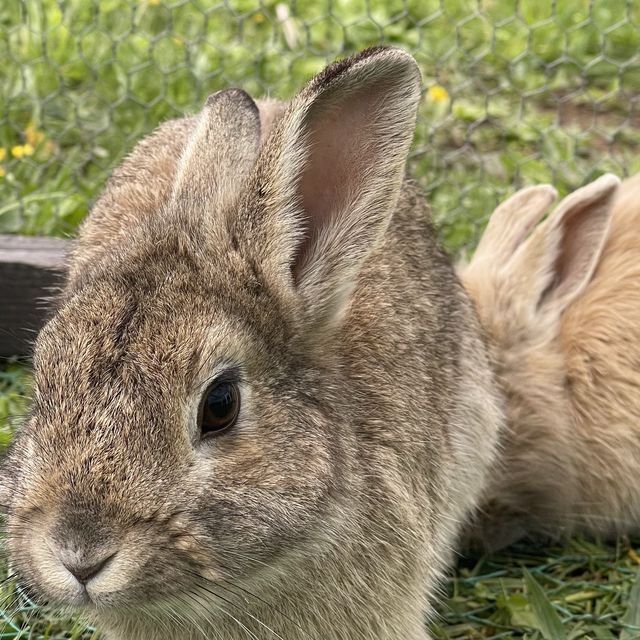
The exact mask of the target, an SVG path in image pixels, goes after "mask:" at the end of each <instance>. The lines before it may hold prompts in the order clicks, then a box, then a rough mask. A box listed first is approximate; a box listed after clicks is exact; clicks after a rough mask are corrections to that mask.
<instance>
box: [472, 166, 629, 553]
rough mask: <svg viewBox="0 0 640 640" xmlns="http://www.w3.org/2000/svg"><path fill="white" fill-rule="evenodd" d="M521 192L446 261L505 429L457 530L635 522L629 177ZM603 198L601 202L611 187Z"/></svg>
mask: <svg viewBox="0 0 640 640" xmlns="http://www.w3.org/2000/svg"><path fill="white" fill-rule="evenodd" d="M617 182H618V181H617V179H615V178H613V177H612V176H607V177H603V178H601V179H600V180H599V181H597V182H595V183H593V184H591V185H589V186H588V187H585V188H584V189H581V190H579V191H578V192H576V193H574V194H573V195H572V196H570V197H569V198H567V199H566V200H565V201H563V203H562V204H561V205H560V206H559V207H558V209H557V210H556V212H555V213H554V214H553V215H552V216H550V217H549V218H548V219H547V220H546V221H545V222H544V223H542V224H541V225H539V226H538V228H537V229H536V230H535V231H534V232H533V233H532V234H531V235H530V236H528V233H529V232H530V231H531V229H532V228H533V227H535V225H536V223H537V222H538V221H539V220H540V219H541V218H542V216H543V215H544V213H545V212H546V209H547V208H548V206H549V205H550V204H551V202H552V201H553V199H554V198H555V191H554V190H553V189H552V188H551V187H549V186H546V185H542V186H540V187H532V188H529V189H525V190H522V191H521V192H519V193H517V194H516V195H515V196H513V197H512V198H511V199H510V200H509V201H507V202H506V203H505V204H503V205H501V207H499V208H498V209H497V210H496V212H495V213H494V214H493V216H492V218H491V221H490V223H489V226H488V227H487V230H486V233H485V235H484V236H483V239H482V241H481V243H480V245H479V247H478V251H477V253H476V255H475V256H474V258H473V260H472V261H471V263H470V264H469V265H463V266H461V267H460V273H461V277H462V279H463V282H464V284H465V286H466V288H467V289H468V291H469V293H470V294H471V296H472V298H473V299H474V300H475V301H476V304H477V307H478V310H479V313H480V316H481V319H482V322H483V324H484V325H485V327H486V328H487V330H488V332H489V334H490V336H491V339H492V341H493V344H494V357H495V361H496V365H497V368H498V373H499V379H500V381H501V383H502V387H503V389H504V392H505V395H506V407H507V414H508V421H509V430H508V431H506V432H505V438H504V441H503V465H502V466H501V467H500V468H499V470H498V473H497V474H496V477H495V479H494V481H493V482H492V483H491V485H490V488H489V491H488V493H487V495H486V498H485V501H484V505H483V508H482V509H481V511H480V513H479V515H478V519H477V522H476V527H475V529H474V530H473V532H472V533H471V534H470V535H471V536H472V537H474V538H475V539H476V541H480V542H482V543H484V544H485V545H486V546H489V547H498V546H502V545H503V544H505V543H508V542H510V541H512V540H514V539H516V538H518V537H520V536H522V535H524V534H527V533H528V534H544V535H551V536H554V537H557V536H559V535H563V534H569V533H572V532H575V531H580V532H583V533H589V534H597V535H604V536H612V535H615V534H619V533H637V532H638V531H639V530H640V493H639V492H638V490H637V486H636V484H635V478H636V477H638V474H639V473H640V403H639V402H638V390H639V389H640V375H639V374H638V371H640V352H639V351H638V348H637V347H636V345H637V344H640V305H638V300H640V241H639V238H638V229H640V198H639V197H638V196H639V193H640V176H636V177H634V178H631V179H630V180H628V181H627V182H625V183H624V184H623V185H622V186H621V187H620V188H619V189H617V191H616V186H617ZM614 194H615V201H614V202H613V204H612V199H613V198H614Z"/></svg>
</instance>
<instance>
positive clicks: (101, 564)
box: [59, 549, 116, 584]
mask: <svg viewBox="0 0 640 640" xmlns="http://www.w3.org/2000/svg"><path fill="white" fill-rule="evenodd" d="M115 555H116V554H115V553H109V554H106V555H104V556H103V557H101V558H95V557H86V556H85V555H84V554H81V553H77V552H73V551H70V550H68V549H65V550H63V551H61V552H60V554H59V557H60V562H62V565H63V566H64V568H65V569H66V570H67V571H68V572H69V573H70V574H71V575H72V576H73V577H74V578H75V579H76V580H77V581H78V582H79V583H80V584H87V582H89V580H91V579H92V578H95V577H96V576H97V575H98V574H99V573H100V572H101V571H102V570H103V569H104V568H105V567H106V566H107V564H109V562H110V561H111V560H112V559H113V557H114V556H115Z"/></svg>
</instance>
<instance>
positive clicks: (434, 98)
mask: <svg viewBox="0 0 640 640" xmlns="http://www.w3.org/2000/svg"><path fill="white" fill-rule="evenodd" d="M427 99H428V100H430V101H431V102H446V101H447V100H448V99H449V92H448V91H447V90H446V89H445V88H444V87H442V86H440V85H439V84H433V85H431V86H430V87H429V89H428V90H427Z"/></svg>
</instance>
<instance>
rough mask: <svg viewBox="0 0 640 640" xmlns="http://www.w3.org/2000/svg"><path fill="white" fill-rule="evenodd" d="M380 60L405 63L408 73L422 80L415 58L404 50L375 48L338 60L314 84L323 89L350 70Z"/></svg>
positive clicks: (316, 78)
mask: <svg viewBox="0 0 640 640" xmlns="http://www.w3.org/2000/svg"><path fill="white" fill-rule="evenodd" d="M375 58H378V59H379V60H380V61H381V62H383V61H392V60H395V61H396V62H403V63H404V64H405V65H406V67H407V71H410V72H413V75H414V76H415V78H416V80H417V81H418V82H419V81H420V80H421V74H420V69H419V67H418V63H417V62H416V60H415V58H414V57H413V56H412V55H411V54H410V53H409V52H407V51H405V50H404V49H399V48H398V47H388V46H382V45H379V46H375V47H369V48H368V49H364V50H363V51H360V52H359V53H356V54H355V55H352V56H350V57H348V58H344V59H342V60H338V61H336V62H334V63H333V64H330V65H329V66H328V67H326V68H325V69H324V71H322V72H321V73H320V74H319V75H317V76H316V77H315V79H314V80H313V84H314V85H315V86H316V87H317V88H323V87H326V86H328V85H329V84H331V83H332V82H333V81H334V80H335V79H336V78H337V77H338V76H340V75H342V74H343V73H344V72H345V71H347V70H348V69H351V68H353V67H359V66H360V65H362V64H366V63H368V62H370V61H371V60H372V59H375Z"/></svg>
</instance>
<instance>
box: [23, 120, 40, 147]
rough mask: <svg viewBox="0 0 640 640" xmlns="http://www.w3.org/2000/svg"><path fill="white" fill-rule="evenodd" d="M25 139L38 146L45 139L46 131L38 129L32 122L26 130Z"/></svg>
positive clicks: (28, 142)
mask: <svg viewBox="0 0 640 640" xmlns="http://www.w3.org/2000/svg"><path fill="white" fill-rule="evenodd" d="M24 139H25V140H26V141H27V144H29V145H31V146H32V147H37V146H38V145H39V144H40V143H41V142H42V141H43V140H44V131H38V130H37V129H36V128H35V126H34V125H32V124H30V125H29V126H28V127H27V128H26V129H25V130H24Z"/></svg>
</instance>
